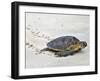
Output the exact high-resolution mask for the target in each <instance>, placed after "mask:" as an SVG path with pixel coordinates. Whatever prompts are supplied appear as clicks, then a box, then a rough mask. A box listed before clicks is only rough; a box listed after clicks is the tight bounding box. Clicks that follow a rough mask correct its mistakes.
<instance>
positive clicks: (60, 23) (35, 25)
mask: <svg viewBox="0 0 100 81" xmlns="http://www.w3.org/2000/svg"><path fill="white" fill-rule="evenodd" d="M46 20H47V21H46ZM66 35H72V36H75V37H77V38H78V39H80V40H84V41H86V42H87V43H88V46H87V47H86V48H85V49H83V50H82V51H80V52H79V53H77V54H75V55H73V56H67V57H55V56H54V53H52V52H49V51H44V52H42V53H40V50H41V49H43V48H46V47H47V46H46V44H47V42H49V41H50V40H52V39H55V38H57V37H60V36H66ZM80 65H89V16H77V15H67V16H66V15H53V14H52V15H50V14H36V13H35V14H34V13H27V14H26V68H41V67H57V66H80Z"/></svg>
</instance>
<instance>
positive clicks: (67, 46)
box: [41, 36, 87, 57]
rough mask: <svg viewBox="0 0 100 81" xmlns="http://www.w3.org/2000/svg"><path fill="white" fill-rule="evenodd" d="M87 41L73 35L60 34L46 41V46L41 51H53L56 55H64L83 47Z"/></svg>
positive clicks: (71, 53)
mask: <svg viewBox="0 0 100 81" xmlns="http://www.w3.org/2000/svg"><path fill="white" fill-rule="evenodd" d="M86 46H87V43H86V42H85V41H80V40H79V39H77V38H76V37H74V36H61V37H58V38H56V39H54V40H52V41H50V42H48V43H47V48H44V49H43V50H41V51H53V52H55V55H56V56H59V57H64V56H68V55H73V54H74V53H76V52H78V51H80V50H81V49H83V48H85V47H86Z"/></svg>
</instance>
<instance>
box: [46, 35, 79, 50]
mask: <svg viewBox="0 0 100 81" xmlns="http://www.w3.org/2000/svg"><path fill="white" fill-rule="evenodd" d="M79 42H80V41H79V40H78V39H77V38H76V37H74V36H62V37H59V38H56V39H54V40H52V41H50V42H48V44H47V46H48V48H50V49H65V48H67V47H68V46H70V45H72V44H76V43H79Z"/></svg>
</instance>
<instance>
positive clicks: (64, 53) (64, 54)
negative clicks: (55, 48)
mask: <svg viewBox="0 0 100 81" xmlns="http://www.w3.org/2000/svg"><path fill="white" fill-rule="evenodd" d="M73 54H74V51H61V52H56V53H55V55H56V56H57V57H66V56H69V55H73Z"/></svg>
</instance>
